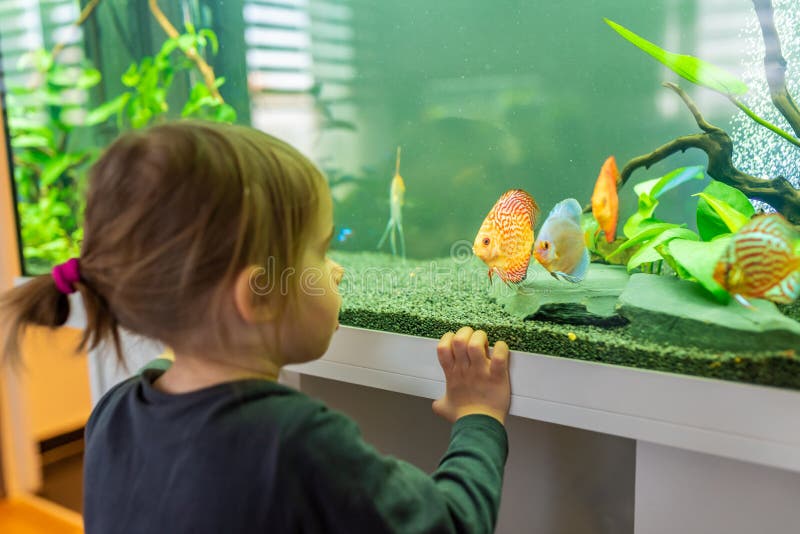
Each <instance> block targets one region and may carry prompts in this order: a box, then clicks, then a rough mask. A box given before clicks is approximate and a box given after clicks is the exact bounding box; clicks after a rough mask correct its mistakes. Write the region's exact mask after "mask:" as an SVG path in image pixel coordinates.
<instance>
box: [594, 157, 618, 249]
mask: <svg viewBox="0 0 800 534" xmlns="http://www.w3.org/2000/svg"><path fill="white" fill-rule="evenodd" d="M617 180H619V171H618V170H617V161H616V160H615V159H614V156H609V157H608V159H606V161H605V163H603V167H602V168H601V169H600V174H599V175H598V176H597V182H595V184H594V193H592V214H593V215H594V218H595V220H596V221H597V224H599V225H600V229H601V230H603V232H605V234H606V241H607V242H608V243H611V242H612V241H614V235H615V234H616V233H617V219H618V218H619V197H618V196H617Z"/></svg>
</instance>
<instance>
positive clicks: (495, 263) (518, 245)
mask: <svg viewBox="0 0 800 534" xmlns="http://www.w3.org/2000/svg"><path fill="white" fill-rule="evenodd" d="M538 212H539V207H538V206H537V205H536V201H535V200H533V197H532V196H530V195H529V194H528V193H526V192H525V191H523V190H522V189H511V190H509V191H506V192H505V193H503V196H501V197H500V199H499V200H498V201H497V202H496V203H495V205H494V207H493V208H492V209H491V211H489V214H488V215H487V216H486V218H485V219H484V220H483V224H482V225H481V228H480V230H478V235H476V236H475V242H474V244H473V245H472V251H473V252H474V253H475V255H476V256H478V257H479V258H480V259H481V260H483V262H484V263H485V264H486V265H488V266H489V281H490V282H491V281H492V275H493V274H497V276H499V277H500V279H501V280H502V281H503V282H506V283H515V284H517V283H519V282H522V281H523V280H525V276H527V273H528V264H529V263H530V260H531V249H532V248H533V227H534V225H535V224H536V215H537V213H538Z"/></svg>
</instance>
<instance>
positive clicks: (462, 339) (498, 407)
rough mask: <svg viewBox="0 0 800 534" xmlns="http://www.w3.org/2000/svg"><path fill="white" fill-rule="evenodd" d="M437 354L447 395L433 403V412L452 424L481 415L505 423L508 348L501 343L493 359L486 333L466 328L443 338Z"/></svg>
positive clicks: (507, 397)
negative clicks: (466, 416)
mask: <svg viewBox="0 0 800 534" xmlns="http://www.w3.org/2000/svg"><path fill="white" fill-rule="evenodd" d="M436 352H437V354H438V355H439V364H441V366H442V370H443V371H444V377H445V380H446V381H447V391H446V392H445V394H444V397H442V398H441V399H437V400H435V401H434V402H433V412H434V413H435V414H436V415H438V416H440V417H443V418H445V419H447V420H448V421H450V422H454V421H455V420H456V419H458V418H459V417H462V416H464V415H469V414H476V413H480V414H485V415H490V416H492V417H494V418H495V419H497V420H498V421H500V422H501V423H504V422H505V419H506V415H507V414H508V405H509V404H510V403H511V383H510V381H509V377H508V345H506V344H505V342H503V341H498V342H497V343H496V344H495V346H494V348H493V349H492V355H491V358H490V357H489V340H488V339H487V337H486V332H484V331H482V330H477V331H473V330H472V328H470V327H468V326H465V327H463V328H461V329H460V330H459V331H458V332H457V333H455V334H453V333H452V332H448V333H446V334H445V335H443V336H442V339H441V340H439V346H438V347H436Z"/></svg>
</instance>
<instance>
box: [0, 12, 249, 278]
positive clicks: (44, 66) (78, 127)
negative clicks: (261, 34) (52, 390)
mask: <svg viewBox="0 0 800 534" xmlns="http://www.w3.org/2000/svg"><path fill="white" fill-rule="evenodd" d="M209 46H210V48H211V53H214V54H215V53H216V52H217V50H218V47H219V42H218V40H217V37H216V35H215V34H214V33H213V32H212V31H211V30H208V29H201V30H199V31H196V30H195V28H194V27H192V26H191V25H187V29H186V33H185V34H182V35H180V36H179V37H177V38H175V39H167V40H166V41H165V42H164V44H163V45H162V47H161V49H160V50H159V52H158V53H157V54H156V55H155V56H153V57H145V58H142V59H141V60H140V61H138V62H134V63H132V64H131V66H130V67H129V68H128V70H127V71H126V72H125V74H124V75H123V76H122V83H123V84H124V85H125V86H126V87H128V88H129V89H128V90H127V91H125V92H123V93H122V94H120V95H118V96H116V97H114V98H112V99H110V100H108V101H106V102H103V103H102V104H100V105H99V106H97V107H95V108H91V109H88V110H87V109H86V106H85V104H84V103H83V102H82V100H81V95H83V94H85V93H84V92H83V91H85V90H88V89H91V88H93V87H95V86H96V85H97V84H99V83H100V81H101V80H102V75H101V73H100V71H98V70H97V69H96V68H94V67H93V66H92V65H91V64H90V63H89V62H88V61H85V62H84V63H83V64H81V65H79V66H64V65H61V64H59V63H58V61H57V60H56V58H55V57H53V54H52V53H51V52H49V51H46V50H38V51H35V52H32V53H30V54H28V55H26V56H25V57H24V58H23V59H22V61H23V64H22V65H21V66H22V67H23V68H29V69H31V70H33V71H34V77H33V79H32V81H31V82H30V83H29V84H28V85H26V86H19V87H10V88H9V93H8V126H9V131H10V134H11V147H12V152H13V159H14V181H15V185H16V192H17V208H18V211H19V216H20V226H21V228H20V233H21V238H22V243H23V255H24V257H25V270H26V272H27V273H28V274H38V273H42V272H46V271H47V270H49V268H50V266H52V265H53V264H55V263H59V262H62V261H65V260H66V259H68V258H70V257H72V256H76V255H77V254H78V252H79V250H80V243H81V240H82V237H83V234H82V229H81V221H82V219H83V209H84V204H83V203H84V201H83V199H84V192H85V191H84V189H85V185H86V171H87V170H88V168H89V166H90V165H91V164H92V163H93V162H94V161H95V159H96V158H97V157H98V155H99V153H100V147H98V146H93V145H91V143H89V142H87V139H89V138H90V136H89V135H88V134H90V133H91V132H90V129H91V128H92V127H94V126H97V125H99V124H103V123H105V122H107V121H109V120H111V119H112V118H116V121H117V125H118V128H119V129H120V130H124V129H127V128H142V127H145V126H147V125H149V124H152V123H154V122H156V121H159V120H163V119H164V118H166V117H167V116H168V113H169V112H170V110H169V106H168V104H167V98H168V95H169V92H170V88H171V86H172V81H173V79H174V76H175V74H176V73H177V72H179V71H188V70H191V69H192V65H191V62H189V61H188V60H186V58H185V55H184V54H182V53H181V52H182V51H185V50H186V49H188V48H190V47H194V49H195V50H196V51H198V52H203V51H204V50H205V49H206V48H207V47H209ZM224 82H225V80H224V78H217V79H216V80H215V82H214V83H215V87H219V86H221V85H222V84H223V83H224ZM180 114H181V116H183V117H198V118H203V119H208V120H215V121H220V122H233V121H235V120H236V112H235V111H234V109H233V108H232V107H231V106H230V105H228V104H226V103H225V102H223V101H221V99H218V98H214V97H213V96H212V95H211V92H210V91H209V89H208V87H207V86H206V85H205V84H204V83H203V81H202V80H201V81H194V80H193V85H192V88H191V90H190V93H189V96H188V98H187V100H186V102H185V103H184V105H183V107H182V109H181V112H180Z"/></svg>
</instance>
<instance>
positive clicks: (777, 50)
mask: <svg viewBox="0 0 800 534" xmlns="http://www.w3.org/2000/svg"><path fill="white" fill-rule="evenodd" d="M753 4H754V7H755V11H756V15H757V16H758V22H759V25H760V26H761V35H762V38H763V41H764V47H765V50H766V53H765V56H764V69H765V71H766V78H767V83H768V85H769V90H770V97H771V100H772V104H773V105H774V106H775V107H776V108H777V109H778V111H779V112H780V113H781V115H783V117H784V118H785V119H786V121H787V123H788V124H789V125H790V126H791V127H792V129H793V131H794V133H795V135H796V136H792V135H791V134H789V133H787V132H785V131H783V130H781V129H780V128H778V127H777V126H775V125H774V124H772V123H769V122H768V121H766V120H764V119H763V118H761V117H759V116H757V115H756V114H755V113H754V112H753V111H752V110H750V109H749V108H748V107H747V106H746V105H745V104H744V103H743V102H742V101H741V99H740V97H741V96H742V95H743V94H744V93H745V92H746V91H747V86H746V85H745V84H744V83H743V82H741V80H738V79H737V78H736V77H735V76H733V75H731V74H730V73H727V72H726V71H724V70H723V69H721V68H719V67H716V66H715V65H712V64H710V63H708V62H707V61H704V60H701V59H699V58H695V57H693V56H688V55H681V54H675V53H672V52H668V51H666V50H664V49H662V48H660V47H659V46H657V45H655V44H654V43H651V42H649V41H647V40H646V39H643V38H642V37H640V36H638V35H636V34H635V33H633V32H632V31H630V30H628V29H627V28H624V27H623V26H620V25H619V24H617V23H615V22H613V21H610V20H608V19H605V21H606V23H607V24H608V25H609V26H610V27H611V28H612V29H614V30H615V31H616V32H617V33H618V34H619V35H621V36H622V37H623V38H625V39H626V40H628V41H629V42H631V43H633V44H634V45H635V46H636V47H637V48H639V49H641V50H642V51H644V52H646V53H647V54H649V55H651V56H652V57H654V58H655V59H656V60H658V61H660V62H661V63H663V64H664V65H665V66H667V67H668V68H669V69H671V70H672V71H673V72H675V73H677V74H678V75H679V76H681V77H682V78H684V79H686V80H688V81H690V82H691V83H694V84H697V85H700V86H703V87H706V88H709V89H711V90H714V91H716V92H719V93H720V94H722V95H724V96H725V97H726V98H728V99H729V100H730V101H731V102H732V103H733V104H734V105H736V106H737V107H738V108H739V109H740V110H742V111H743V112H744V113H745V114H746V115H747V116H748V117H750V118H751V119H753V120H754V121H755V122H756V123H757V124H759V125H761V126H763V127H765V128H767V129H769V130H770V131H773V132H774V133H776V134H778V135H779V136H781V138H783V139H785V140H786V141H788V142H790V143H791V144H792V146H794V147H800V138H799V137H800V107H798V106H797V104H795V102H794V100H793V99H792V96H791V94H790V92H789V90H788V88H787V85H786V64H787V63H786V59H785V58H784V57H783V55H782V52H781V43H780V39H779V37H778V33H777V31H776V29H775V23H774V13H773V6H772V3H771V1H770V0H753ZM664 86H666V87H668V88H669V89H671V90H672V91H674V92H675V93H676V94H677V95H678V96H679V97H680V98H681V100H683V102H684V104H685V105H686V107H687V108H688V109H689V111H690V112H691V113H692V116H693V117H694V119H695V122H696V123H697V126H698V127H699V128H700V130H702V133H696V134H690V135H683V136H680V137H678V138H676V139H673V140H672V141H670V142H668V143H666V144H664V145H662V146H660V147H658V148H656V149H655V150H653V151H652V152H651V153H649V154H644V155H641V156H637V157H635V158H633V159H631V160H630V161H628V163H627V164H626V165H625V166H624V167H623V168H622V172H621V173H620V179H619V181H618V188H619V187H622V186H624V185H625V183H626V182H627V181H628V180H629V179H630V177H631V175H632V174H633V172H634V171H636V170H637V169H639V168H642V167H644V168H649V167H650V166H652V165H654V164H656V163H658V162H659V161H662V160H664V159H666V158H668V157H669V156H671V155H672V154H676V153H678V152H685V151H686V150H688V149H690V148H697V149H700V150H702V151H703V152H705V153H706V155H707V156H708V165H707V173H708V174H709V176H711V177H712V178H714V179H715V180H717V181H719V182H722V183H725V184H727V185H730V186H732V187H735V188H736V189H738V190H739V191H741V192H743V193H744V194H745V195H747V197H748V198H751V199H757V200H760V201H763V202H765V203H767V204H769V205H770V206H772V207H773V208H775V210H776V211H778V212H780V213H781V214H783V215H784V216H785V217H786V218H787V219H788V220H789V221H790V222H792V223H793V224H795V225H800V190H798V189H797V188H795V187H794V186H793V185H792V184H791V182H790V181H789V180H787V179H786V178H785V177H783V176H778V177H775V178H760V177H757V176H752V175H750V174H747V173H745V172H742V171H740V170H739V169H738V168H736V166H735V165H734V164H733V142H732V141H731V138H730V136H729V135H728V134H727V132H725V131H724V130H723V129H722V128H719V127H717V126H714V125H712V124H710V123H709V122H708V121H706V120H705V118H704V117H703V116H702V114H701V113H700V111H699V110H698V108H697V106H696V105H695V103H694V102H693V101H692V99H691V98H689V96H688V95H687V94H686V92H685V91H683V90H682V89H681V88H680V87H678V86H677V85H675V84H673V83H669V82H667V83H664Z"/></svg>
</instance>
